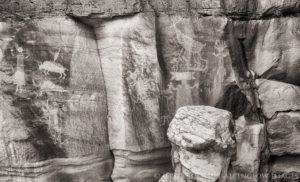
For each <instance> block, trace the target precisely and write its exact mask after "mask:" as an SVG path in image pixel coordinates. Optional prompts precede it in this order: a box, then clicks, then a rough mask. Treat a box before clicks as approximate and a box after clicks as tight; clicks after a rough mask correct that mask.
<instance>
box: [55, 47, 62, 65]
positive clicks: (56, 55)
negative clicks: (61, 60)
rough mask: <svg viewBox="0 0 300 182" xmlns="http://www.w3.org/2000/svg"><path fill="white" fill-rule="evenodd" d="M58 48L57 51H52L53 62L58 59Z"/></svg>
mask: <svg viewBox="0 0 300 182" xmlns="http://www.w3.org/2000/svg"><path fill="white" fill-rule="evenodd" d="M60 50H61V48H59V49H58V51H57V52H55V53H54V57H53V62H56V60H57V59H58V57H59V53H60Z"/></svg>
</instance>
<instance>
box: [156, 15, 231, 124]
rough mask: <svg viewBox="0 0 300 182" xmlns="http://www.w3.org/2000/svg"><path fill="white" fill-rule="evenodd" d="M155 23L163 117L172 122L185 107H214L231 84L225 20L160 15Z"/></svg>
mask: <svg viewBox="0 0 300 182" xmlns="http://www.w3.org/2000/svg"><path fill="white" fill-rule="evenodd" d="M158 21H159V30H160V33H161V34H160V40H161V50H160V51H161V52H162V58H161V60H162V61H163V62H164V65H165V67H166V68H165V73H164V74H165V75H167V78H166V80H165V82H166V83H165V85H164V88H163V89H162V91H161V92H162V93H161V99H163V100H166V103H167V104H166V105H167V106H166V107H167V108H165V110H166V111H165V112H166V114H168V115H169V116H170V117H171V118H172V117H173V116H174V114H175V112H176V110H177V109H178V108H179V107H182V106H186V105H199V104H202V105H211V106H214V105H215V104H216V103H217V102H218V101H219V99H220V98H221V97H222V96H223V94H224V90H225V87H226V86H227V85H229V84H230V83H231V82H233V81H234V77H233V72H232V66H231V59H230V56H229V51H228V47H227V43H226V39H225V27H226V25H227V22H228V20H227V18H223V17H222V18H221V17H220V18H210V17H201V18H196V17H186V16H183V15H182V16H181V15H174V16H173V15H170V16H169V15H162V16H160V17H159V19H158ZM204 27H205V28H204ZM208 70H209V71H208Z"/></svg>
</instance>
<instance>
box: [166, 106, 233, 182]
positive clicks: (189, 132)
mask: <svg viewBox="0 0 300 182" xmlns="http://www.w3.org/2000/svg"><path fill="white" fill-rule="evenodd" d="M231 120H232V117H231V114H230V112H228V111H225V110H221V109H217V108H213V107H210V106H185V107H181V108H180V109H178V111H177V112H176V115H175V117H174V119H173V120H172V122H171V123H170V126H169V129H168V137H169V140H170V141H171V142H172V144H173V146H172V159H173V166H174V170H175V172H174V175H173V179H172V180H174V181H178V182H179V181H180V182H188V181H199V182H200V181H201V182H210V181H211V182H213V181H217V180H219V181H226V176H227V170H228V166H229V162H230V159H231V156H232V154H233V151H234V146H235V143H234V141H233V140H232V133H231V131H230V123H231Z"/></svg>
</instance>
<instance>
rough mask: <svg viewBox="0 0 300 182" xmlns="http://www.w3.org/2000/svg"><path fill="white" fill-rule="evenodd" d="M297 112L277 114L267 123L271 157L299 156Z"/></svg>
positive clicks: (299, 114)
mask: <svg viewBox="0 0 300 182" xmlns="http://www.w3.org/2000/svg"><path fill="white" fill-rule="evenodd" d="M299 124H300V113H299V112H287V113H279V114H278V115H277V116H276V117H275V118H274V119H272V120H270V121H268V123H267V129H268V134H269V135H268V139H269V144H270V151H271V154H272V155H279V156H280V155H284V154H292V155H293V154H294V155H295V154H300V153H299V152H300V148H299V145H298V143H299V129H300V128H299Z"/></svg>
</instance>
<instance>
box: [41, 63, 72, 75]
mask: <svg viewBox="0 0 300 182" xmlns="http://www.w3.org/2000/svg"><path fill="white" fill-rule="evenodd" d="M39 70H41V71H42V72H43V73H44V74H46V75H48V74H49V72H52V73H58V74H59V75H60V76H59V79H65V78H66V71H68V69H66V68H65V67H63V66H62V65H60V64H58V63H54V62H51V61H45V62H43V64H41V65H39Z"/></svg>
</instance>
